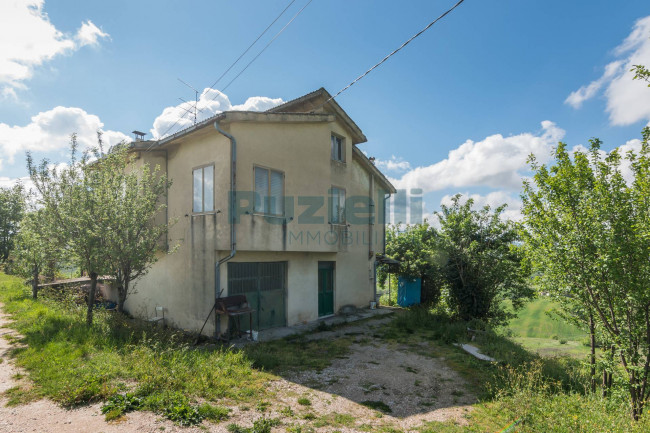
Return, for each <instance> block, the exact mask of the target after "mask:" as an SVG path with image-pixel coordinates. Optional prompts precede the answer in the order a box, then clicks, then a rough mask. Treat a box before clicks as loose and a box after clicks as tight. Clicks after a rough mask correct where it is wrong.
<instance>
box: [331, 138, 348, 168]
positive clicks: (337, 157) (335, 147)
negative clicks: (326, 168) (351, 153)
mask: <svg viewBox="0 0 650 433" xmlns="http://www.w3.org/2000/svg"><path fill="white" fill-rule="evenodd" d="M332 160H334V161H340V162H345V142H344V140H343V137H339V136H338V135H334V134H332Z"/></svg>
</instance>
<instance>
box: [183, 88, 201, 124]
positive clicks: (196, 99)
mask: <svg viewBox="0 0 650 433" xmlns="http://www.w3.org/2000/svg"><path fill="white" fill-rule="evenodd" d="M178 81H180V82H181V83H183V84H185V85H186V86H187V87H189V88H190V89H192V90H194V124H195V125H196V113H197V111H199V91H198V90H196V89H195V88H194V87H192V86H190V85H189V84H187V83H186V82H185V81H183V80H181V79H180V78H179V79H178ZM179 99H180V98H179ZM181 100H182V99H181Z"/></svg>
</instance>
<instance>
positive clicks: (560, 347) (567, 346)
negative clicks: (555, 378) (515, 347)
mask: <svg viewBox="0 0 650 433" xmlns="http://www.w3.org/2000/svg"><path fill="white" fill-rule="evenodd" d="M555 308H557V307H556V305H555V304H554V303H553V302H552V301H551V300H550V299H548V298H546V297H540V298H538V299H535V300H534V301H532V302H530V303H528V304H527V305H526V306H524V308H522V309H521V310H519V311H518V312H517V317H516V318H515V319H513V320H511V321H510V323H509V324H508V326H507V330H508V331H509V332H510V333H511V334H512V335H513V340H514V341H516V342H517V343H519V344H521V345H522V346H523V347H525V348H526V349H528V350H531V351H533V352H536V353H539V354H540V355H545V356H558V355H569V356H573V357H579V358H581V357H584V356H586V355H587V354H588V353H589V347H588V346H585V345H584V344H583V343H584V341H586V339H587V334H586V333H585V332H584V331H583V330H581V329H579V328H578V327H576V326H574V325H571V324H569V323H566V322H565V321H563V320H561V319H560V318H559V317H558V316H557V315H555V314H554V313H553V310H554V309H555Z"/></svg>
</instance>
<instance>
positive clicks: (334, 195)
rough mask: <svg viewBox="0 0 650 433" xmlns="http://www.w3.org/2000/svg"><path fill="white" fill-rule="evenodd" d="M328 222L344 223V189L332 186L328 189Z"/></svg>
mask: <svg viewBox="0 0 650 433" xmlns="http://www.w3.org/2000/svg"><path fill="white" fill-rule="evenodd" d="M330 223H332V224H345V190H344V189H343V188H337V187H334V186H333V187H332V189H331V190H330Z"/></svg>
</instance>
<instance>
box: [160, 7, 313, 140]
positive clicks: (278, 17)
mask: <svg viewBox="0 0 650 433" xmlns="http://www.w3.org/2000/svg"><path fill="white" fill-rule="evenodd" d="M312 1H313V0H309V1H308V2H307V4H305V5H304V6H303V7H302V9H300V10H299V11H298V13H296V14H295V15H294V16H293V18H291V19H290V20H289V22H288V23H287V24H285V26H284V27H282V29H280V31H279V32H277V33H276V34H275V36H273V38H272V39H271V40H270V41H269V42H268V43H267V44H266V45H265V46H264V48H262V50H261V51H260V52H259V53H257V55H256V56H255V57H254V58H253V59H252V60H251V61H250V62H248V64H247V65H246V66H244V68H243V69H242V70H241V71H239V73H238V74H237V75H236V76H235V77H234V78H233V79H232V80H230V82H228V84H227V85H226V86H225V87H224V88H223V89H221V91H220V90H218V89H214V87H215V86H216V84H217V83H218V82H219V81H220V80H221V79H222V78H223V77H224V76H225V75H226V74H227V73H228V72H229V71H230V70H231V69H232V68H233V67H234V66H235V65H236V64H237V62H239V60H240V59H241V58H242V57H243V56H244V55H245V54H246V53H247V52H248V51H249V50H250V49H251V48H252V47H253V45H255V43H256V42H257V41H259V39H260V38H261V37H262V36H263V35H264V34H265V33H266V32H267V31H268V30H269V28H271V26H272V25H273V24H275V22H276V21H278V19H280V17H281V16H282V15H284V13H285V12H286V10H287V9H289V7H290V6H291V5H292V4H293V3H294V2H295V0H292V1H291V2H290V3H289V5H288V6H287V7H286V8H284V10H283V11H282V12H281V13H280V15H278V16H277V18H276V19H275V20H273V22H272V23H271V24H270V25H269V26H267V28H266V29H264V31H263V32H262V33H261V34H260V35H259V36H258V37H257V39H255V41H254V42H253V43H252V44H251V45H250V46H249V47H248V48H246V50H245V51H244V52H243V53H242V54H241V55H240V56H239V57H238V58H237V60H235V62H234V63H233V64H232V65H230V67H228V69H227V70H226V71H225V72H224V73H223V74H221V76H220V77H219V78H218V79H217V81H215V82H214V84H212V86H210V88H212V89H214V90H216V91H217V93H216V94H215V96H214V97H212V98H211V99H209V100H208V102H210V101H214V100H215V99H216V98H217V97H218V96H219V95H220V94H223V91H224V90H226V89H227V88H228V87H230V85H231V84H232V83H233V82H234V81H235V80H237V78H239V77H240V76H241V75H242V74H243V73H244V71H246V70H247V69H248V67H249V66H250V65H251V64H253V62H255V60H257V59H258V58H259V57H260V56H261V55H262V53H263V52H264V51H266V49H267V48H268V47H269V46H271V44H272V43H273V42H274V41H275V40H276V39H277V38H278V37H279V36H280V35H281V34H282V33H283V32H284V31H285V30H286V29H287V27H289V25H290V24H291V23H292V22H293V21H294V20H295V19H296V18H298V16H299V15H300V14H301V13H302V12H303V11H304V10H305V8H306V7H307V6H309V4H310V3H311V2H312ZM197 108H198V104H197ZM187 114H188V112H187V111H186V112H185V113H184V114H183V115H182V116H180V117H179V118H178V119H177V120H176V122H174V123H173V124H172V125H171V126H170V127H169V128H167V129H166V130H165V132H164V133H162V134H161V135H160V136H161V137H164V136H166V135H167V133H168V132H169V131H170V130H171V129H172V128H174V127H175V126H176V125H178V122H180V121H181V120H183V119H184V118H185V116H187ZM149 148H151V146H150V147H149ZM147 150H149V149H147Z"/></svg>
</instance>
